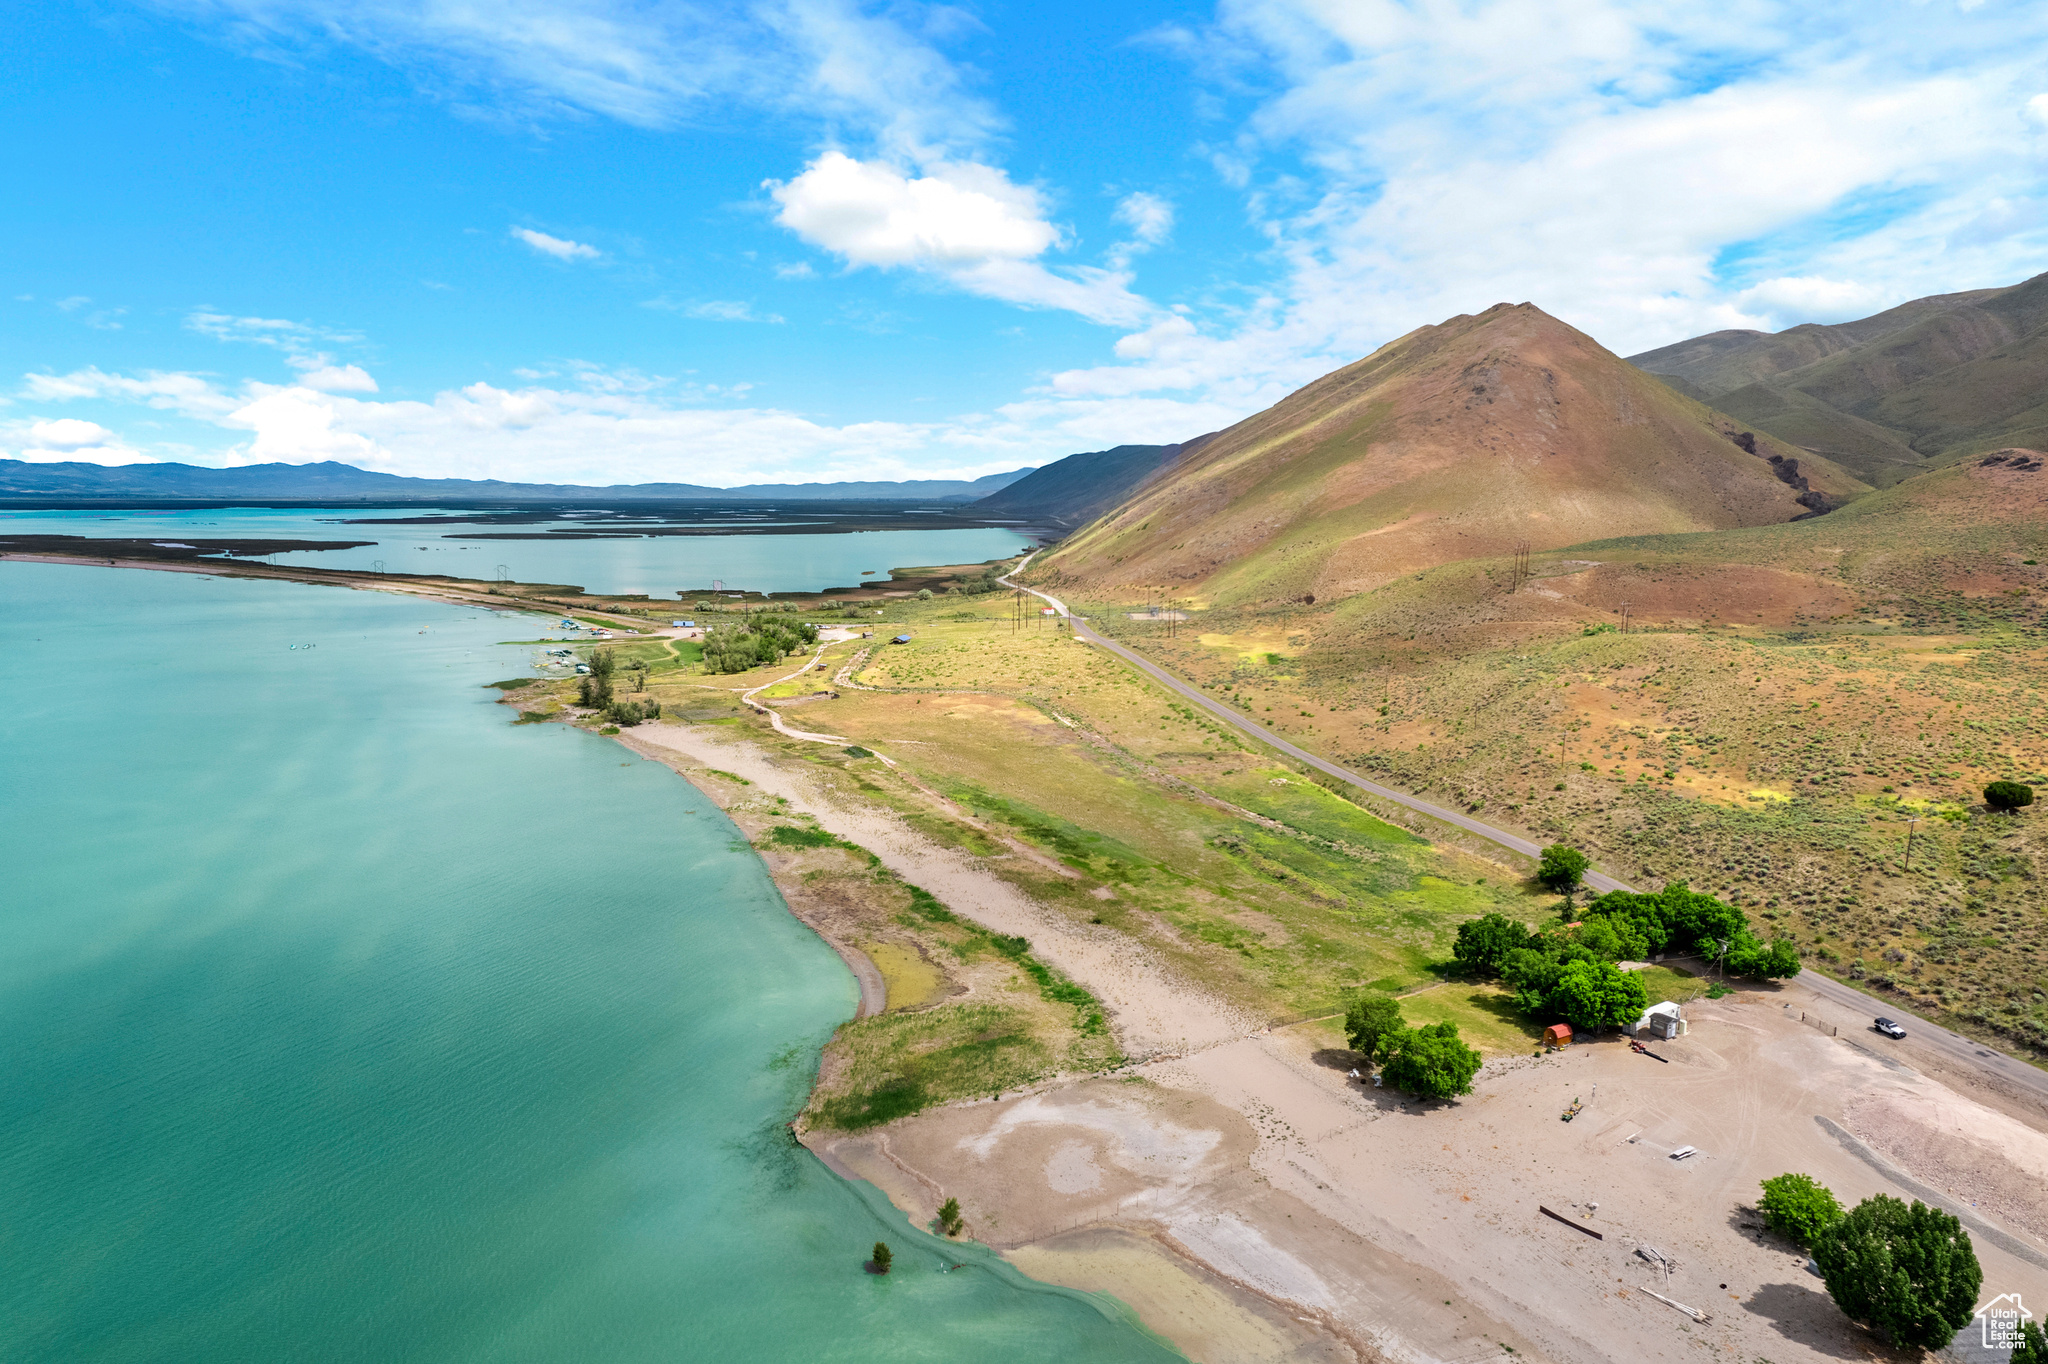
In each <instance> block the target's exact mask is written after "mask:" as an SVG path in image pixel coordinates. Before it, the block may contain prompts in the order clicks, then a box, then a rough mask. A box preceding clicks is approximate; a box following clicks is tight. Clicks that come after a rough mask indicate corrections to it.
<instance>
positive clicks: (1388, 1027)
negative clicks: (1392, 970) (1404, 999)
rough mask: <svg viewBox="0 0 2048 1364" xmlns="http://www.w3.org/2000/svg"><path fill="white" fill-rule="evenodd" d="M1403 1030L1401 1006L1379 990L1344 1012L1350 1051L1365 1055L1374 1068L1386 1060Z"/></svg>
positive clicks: (1358, 1000)
mask: <svg viewBox="0 0 2048 1364" xmlns="http://www.w3.org/2000/svg"><path fill="white" fill-rule="evenodd" d="M1404 1026H1405V1024H1404V1022H1403V1020H1402V1018H1401V1006H1400V1004H1399V1003H1397V1002H1396V1001H1395V999H1394V997H1393V996H1392V995H1390V994H1385V993H1382V992H1381V991H1378V990H1374V991H1370V992H1368V993H1366V994H1362V995H1360V996H1358V998H1356V999H1354V1000H1352V1001H1351V1007H1349V1008H1348V1009H1346V1010H1345V1011H1344V1036H1345V1038H1346V1039H1347V1040H1348V1041H1349V1042H1350V1043H1351V1049H1352V1050H1353V1051H1357V1052H1363V1053H1365V1055H1366V1056H1368V1057H1370V1058H1371V1059H1372V1061H1373V1062H1374V1063H1375V1064H1377V1063H1379V1062H1382V1061H1385V1060H1386V1059H1387V1058H1386V1054H1385V1050H1384V1049H1385V1048H1386V1047H1387V1045H1388V1044H1389V1043H1391V1042H1392V1041H1393V1039H1394V1038H1395V1036H1396V1035H1398V1034H1399V1033H1400V1032H1401V1030H1402V1028H1403V1027H1404Z"/></svg>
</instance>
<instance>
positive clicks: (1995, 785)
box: [1984, 781, 2034, 811]
mask: <svg viewBox="0 0 2048 1364" xmlns="http://www.w3.org/2000/svg"><path fill="white" fill-rule="evenodd" d="M1984 803H1985V804H1986V805H1988V806H1990V807H1991V808H1992V809H1994V810H2005V811H2012V810H2019V809H2023V808H2025V807H2026V806H2029V805H2032V804H2033V803H2034V788H2033V787H2031V786H2022V785H2021V784H2020V783H2018V782H2016V781H1995V782H1992V783H1991V784H1990V785H1989V786H1987V787H1985V788H1984Z"/></svg>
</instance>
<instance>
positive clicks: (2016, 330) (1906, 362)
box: [1630, 274, 2048, 486]
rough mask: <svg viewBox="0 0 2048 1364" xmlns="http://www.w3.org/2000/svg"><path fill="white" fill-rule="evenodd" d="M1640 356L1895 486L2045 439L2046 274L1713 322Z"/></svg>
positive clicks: (1792, 438) (1805, 445)
mask: <svg viewBox="0 0 2048 1364" xmlns="http://www.w3.org/2000/svg"><path fill="white" fill-rule="evenodd" d="M1630 360H1631V362H1632V363H1633V364H1635V365H1637V366H1638V367H1639V368H1642V369H1645V370H1648V371H1650V372H1652V373H1655V374H1660V375H1665V376H1668V377H1669V378H1670V379H1671V380H1672V381H1673V383H1674V384H1675V385H1677V386H1680V387H1681V388H1682V390H1683V391H1685V392H1688V393H1694V394H1702V393H1703V394H1705V395H1706V397H1707V400H1708V401H1710V402H1712V403H1713V404H1714V405H1715V406H1716V407H1718V408H1720V409H1721V410H1722V411H1724V412H1727V413H1730V414H1731V415H1733V416H1735V417H1736V418H1737V419H1738V420H1741V421H1746V422H1750V423H1752V424H1754V425H1756V426H1758V427H1761V428H1762V429H1763V430H1765V431H1768V432H1769V433H1771V434H1772V435H1774V436H1777V437H1779V438H1780V439H1782V440H1785V441H1788V442H1790V443H1791V444H1794V445H1797V446H1799V447H1801V448H1802V449H1805V450H1807V451H1810V452H1812V453H1815V454H1821V455H1825V456H1827V457H1829V458H1830V459H1833V460H1834V461H1836V462H1837V463H1839V464H1841V465H1842V466H1843V467H1845V468H1847V469H1849V470H1851V471H1852V472H1854V473H1855V474H1856V475H1857V476H1858V477H1861V478H1864V479H1866V480H1868V481H1870V482H1871V483H1874V484H1877V485H1880V486H1884V485H1889V484H1891V483H1894V482H1897V481H1898V480H1899V479H1900V478H1904V477H1906V476H1908V475H1909V474H1911V473H1912V472H1914V471H1915V469H1916V468H1919V467H1924V461H1926V460H1929V459H1933V460H1940V459H1942V458H1944V457H1963V456H1967V455H1969V454H1970V453H1972V452H1978V453H1981V452H1983V451H1985V450H1988V449H1991V448H1994V447H1997V446H2003V445H2012V444H2024V445H2038V444H2041V443H2042V442H2043V441H2044V440H2048V274H2044V275H2037V276H2035V277H2034V278H2032V279H2030V280H2027V281H2025V282H2024V283H2021V284H2015V285H2013V286H2012V287H2010V288H2005V289H1979V290H1974V291H1972V292H1969V293H1960V294H1938V295H1935V296H1933V297H1931V298H1922V299H1916V300H1914V301H1913V302H1911V303H1905V304H1901V305H1900V306H1899V307H1896V308H1893V309H1890V310H1889V311H1886V312H1882V313H1879V314H1877V315H1876V316H1875V317H1867V318H1864V319H1862V320H1861V321H1858V322H1847V323H1843V324H1841V325H1839V326H1833V327H1822V326H1815V325H1810V324H1809V325H1806V326H1799V327H1791V328H1788V329H1787V330H1785V331H1782V332H1778V333H1775V334H1773V333H1767V332H1732V331H1731V332H1714V333H1711V334H1709V335H1707V336H1700V337H1694V338H1693V339H1692V340H1689V341H1681V342H1679V343H1677V344H1676V345H1671V346H1664V347H1661V348H1659V349H1657V350H1653V351H1645V352H1643V353H1642V354H1641V355H1636V356H1631V357H1630Z"/></svg>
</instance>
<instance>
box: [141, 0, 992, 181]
mask: <svg viewBox="0 0 2048 1364" xmlns="http://www.w3.org/2000/svg"><path fill="white" fill-rule="evenodd" d="M156 3H157V5H158V7H159V8H162V9H167V10H171V11H173V12H178V13H183V14H186V15H189V16H191V17H192V18H194V19H196V20H199V21H201V22H202V23H205V24H208V25H209V26H210V28H211V31H212V32H214V33H215V34H217V35H218V36H219V37H220V39H221V40H223V41H225V42H228V43H231V44H234V45H236V46H238V47H241V48H242V49H244V50H246V51H249V52H251V53H252V54H255V55H258V56H262V57H266V58H271V59H275V58H276V57H277V56H278V55H280V54H292V55H297V54H301V53H311V52H316V51H318V50H319V49H321V48H323V47H330V46H333V45H336V44H346V45H348V46H351V47H354V48H356V49H357V50H359V51H363V52H367V53H369V54H371V55H372V56H374V57H377V58H379V59H381V60H383V61H386V62H388V63H390V64H391V65H393V66H396V67H399V68H401V69H402V70H404V71H405V72H406V73H407V74H408V75H409V76H411V77H412V78H413V79H414V80H415V81H416V82H417V83H418V84H419V85H420V86H421V87H422V88H424V89H425V90H426V91H427V92H428V93H430V94H433V95H437V96H439V97H440V98H442V99H443V100H445V101H446V102H447V103H449V104H450V105H452V106H454V107H456V108H458V109H460V110H463V111H464V112H467V113H471V114H478V115H485V116H491V115H495V116H499V117H505V118H511V119H522V120H544V119H554V118H559V117H562V116H564V115H569V116H574V115H577V114H596V115H600V116H602V117H605V118H613V119H617V120H619V121H620V122H623V123H628V124H632V125H634V126H636V127H642V128H667V127H672V126H674V125H676V124H677V123H680V122H682V121H684V120H686V119H688V118H690V117H692V116H695V115H698V114H700V113H702V112H704V111H706V110H710V111H712V112H714V113H717V114H720V115H723V114H724V113H725V112H726V111H727V110H728V108H729V107H730V106H732V105H734V104H739V105H745V106H749V107H752V108H755V109H764V110H770V111H775V112H787V113H795V114H798V115H801V116H804V117H806V118H810V119H814V120H816V119H822V120H826V121H829V122H831V123H833V124H834V125H838V126H849V125H850V126H853V127H857V128H860V129H863V130H865V131H867V132H868V133H869V134H871V135H872V136H874V137H875V138H876V140H877V141H878V143H879V144H880V145H881V146H882V147H883V148H884V149H886V150H887V151H889V152H890V153H891V154H912V153H915V154H920V155H921V154H924V153H926V152H928V151H930V150H931V149H933V148H959V147H963V146H973V145H978V144H979V143H981V142H982V141H984V140H985V139H986V138H987V137H988V136H989V135H990V134H991V133H992V132H993V131H994V130H996V129H997V128H998V127H999V126H1000V125H1001V120H1000V118H999V117H998V116H997V115H996V114H995V112H994V111H993V110H992V109H991V108H990V107H989V105H988V104H987V103H986V101H984V100H981V99H979V98H976V97H974V96H972V95H970V94H969V93H967V91H966V89H965V85H964V82H963V80H962V78H961V75H960V72H959V71H958V70H957V69H956V68H955V67H954V65H953V64H952V63H951V62H950V61H948V60H947V59H946V57H945V56H944V54H943V53H942V52H940V51H939V49H938V48H937V47H936V46H935V45H934V43H933V42H932V41H929V40H928V39H929V37H930V36H939V35H940V34H941V33H942V31H944V30H948V29H952V30H955V31H957V30H959V29H961V28H963V27H971V25H966V24H963V22H960V21H962V20H964V15H962V14H961V13H960V12H958V11H949V10H947V9H945V8H943V7H939V6H932V7H929V8H926V9H924V10H922V11H921V12H916V13H915V14H914V15H912V16H904V17H908V18H911V20H912V22H917V21H919V20H921V21H922V22H921V27H922V28H923V30H924V33H925V35H927V36H919V35H918V34H917V33H913V32H912V31H911V30H910V28H909V27H907V26H906V24H905V23H903V22H899V21H898V17H896V16H891V15H887V14H884V15H873V14H867V13H863V12H862V8H861V6H860V5H859V4H858V3H857V2H856V0H767V2H766V3H761V4H750V5H730V4H716V3H708V2H707V3H691V0H672V2H671V3H664V4H615V3H607V2H606V0H496V3H493V4H490V5H473V4H463V3H451V2H450V0H156Z"/></svg>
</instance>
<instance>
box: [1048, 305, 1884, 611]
mask: <svg viewBox="0 0 2048 1364" xmlns="http://www.w3.org/2000/svg"><path fill="white" fill-rule="evenodd" d="M1742 434H1743V433H1742V432H1741V431H1740V429H1739V428H1738V427H1737V426H1736V425H1735V423H1733V422H1732V421H1731V420H1730V419H1728V418H1726V417H1723V416H1721V415H1720V414H1718V413H1715V412H1713V411H1712V410H1710V409H1708V408H1706V407H1704V406H1702V405H1701V404H1699V403H1697V402H1695V401H1693V400H1691V399H1689V398H1686V397H1684V396H1683V395H1681V394H1679V393H1676V392H1674V391H1673V390H1672V389H1671V388H1670V387H1668V386H1666V385H1664V384H1662V383H1660V382H1657V381H1656V380H1654V379H1652V378H1651V377H1650V376H1648V375H1646V374H1644V373H1643V372H1641V371H1640V370H1637V369H1635V368H1634V367H1632V366H1630V365H1628V364H1626V363H1625V362H1623V361H1621V360H1620V359H1619V358H1617V357H1616V356H1614V355H1613V354H1612V353H1611V352H1609V351H1607V350H1606V349H1604V348H1603V347H1601V346H1600V345H1599V344H1598V343H1597V342H1595V341H1593V340H1592V339H1591V338H1590V337H1587V336H1585V335H1584V334H1583V333H1581V332H1578V331H1575V330H1574V329H1572V328H1571V327H1568V326H1566V325H1565V324H1563V323H1561V322H1559V321H1558V320H1557V319H1555V318H1553V317H1550V316H1549V315H1548V314H1546V313H1544V312H1543V311H1542V310H1540V309H1538V308H1535V307H1533V306H1530V305H1528V304H1522V305H1519V306H1511V305H1508V304H1500V305H1497V306H1495V307H1493V308H1490V309H1488V310H1487V311H1486V312H1484V313H1481V314H1479V315H1477V316H1463V317H1456V318H1453V319H1451V320H1450V321H1448V322H1446V323H1443V324H1442V325H1440V326H1432V327H1423V328H1421V329H1419V330H1417V331H1415V332H1412V333H1410V334H1409V335H1407V336H1404V337H1402V338H1401V339H1399V340H1398V341H1394V342H1392V343H1390V344H1388V345H1386V346H1384V347H1382V348H1381V349H1380V350H1378V351H1376V352H1374V353H1373V354H1372V355H1371V356H1368V357H1367V358H1366V359H1364V360H1361V361H1359V362H1358V363H1356V364H1353V365H1350V366H1347V367H1346V368H1344V369H1341V370H1338V371H1337V372H1336V373H1334V374H1330V375H1327V376H1325V377H1324V378H1322V379H1320V380H1318V381H1316V382H1315V383H1313V384H1310V385H1309V386H1308V387H1306V388H1304V389H1302V390H1300V391H1299V392H1297V393H1295V394H1292V395H1291V396H1289V397H1288V398H1287V399H1285V400H1284V401H1282V402H1281V403H1279V404H1277V405H1275V406H1274V407H1272V408H1270V409H1268V410H1267V411H1265V412H1262V413H1259V414H1258V415H1256V416H1254V417H1251V418H1249V419H1247V420H1246V421H1243V422H1240V423H1239V424H1238V425H1236V426H1234V427H1231V428H1230V429H1229V430H1227V431H1224V432H1222V433H1221V434H1219V435H1217V436H1216V437H1215V438H1214V439H1212V440H1210V441H1209V442H1207V443H1206V444H1204V445H1203V446H1202V448H1201V449H1200V450H1199V451H1197V452H1195V453H1194V454H1193V455H1192V456H1190V457H1189V458H1187V459H1185V460H1183V461H1182V462H1181V463H1179V464H1178V465H1177V466H1176V467H1175V468H1174V469H1173V470H1172V471H1171V472H1170V473H1169V474H1167V475H1165V476H1163V477H1161V478H1158V479H1156V480H1154V481H1153V482H1152V483H1150V484H1148V485H1147V486H1145V487H1144V488H1142V489H1140V490H1139V492H1138V493H1137V494H1136V495H1135V496H1134V497H1132V498H1131V500H1130V501H1128V502H1126V503H1125V504H1124V505H1123V506H1122V507H1120V508H1118V509H1117V510H1116V511H1115V512H1114V513H1113V514H1111V515H1110V516H1107V517H1105V518H1104V519H1103V520H1101V521H1098V522H1096V523H1095V524H1094V525H1092V526H1089V527H1087V528H1086V529H1084V530H1083V531H1081V532H1080V533H1079V534H1077V535H1075V536H1074V537H1072V538H1071V539H1069V540H1068V541H1066V542H1064V543H1063V544H1061V545H1060V546H1059V548H1058V549H1057V551H1056V552H1054V553H1053V554H1051V555H1049V556H1047V558H1046V559H1045V560H1044V561H1043V566H1042V571H1043V572H1044V573H1045V575H1046V576H1047V577H1048V578H1050V579H1052V580H1054V581H1066V582H1078V583H1082V584H1086V585H1087V586H1088V587H1089V588H1090V589H1091V590H1097V591H1111V592H1114V591H1125V590H1130V589H1135V588H1138V587H1141V586H1146V585H1165V586H1166V587H1167V588H1168V590H1169V592H1170V594H1173V595H1183V596H1187V597H1190V598H1193V599H1195V600H1198V601H1201V602H1204V603H1210V604H1215V605H1222V606H1232V607H1238V606H1273V605H1277V604H1280V603H1283V602H1287V601H1297V602H1304V603H1311V602H1314V601H1327V600H1330V599H1332V598H1339V597H1347V596H1350V595H1353V594H1355V593H1358V592H1362V591H1367V590H1370V589H1372V588H1374V587H1377V586H1379V585H1381V584H1384V583H1387V582H1390V581H1392V580H1394V579H1396V578H1398V577H1401V576H1404V575H1409V574H1413V573H1415V572H1417V571H1421V570H1427V569H1429V568H1432V567H1435V566H1437V565H1439V564H1444V563H1449V562H1453V561H1456V560H1461V559H1471V558H1475V557H1485V556H1494V555H1501V554H1506V553H1509V552H1511V551H1512V550H1513V548H1514V546H1515V545H1516V544H1517V542H1520V541H1527V542H1528V543H1529V544H1530V545H1531V546H1532V547H1533V548H1534V549H1536V550H1539V551H1540V550H1544V549H1550V548H1555V547H1559V546H1562V545H1567V544H1572V543H1575V542H1577V541H1580V540H1585V539H1589V538H1592V537H1594V536H1598V535H1613V534H1616V533H1630V534H1652V533H1670V532H1685V531H1701V530H1709V529H1717V528H1729V527H1737V526H1753V525H1767V524H1773V523H1780V522H1786V521H1790V520H1793V519H1794V518H1796V517H1799V516H1802V515H1804V514H1806V513H1808V512H1809V511H1811V510H1813V509H1815V508H1816V507H1819V506H1823V505H1827V503H1826V502H1825V501H1823V499H1824V498H1826V499H1830V500H1832V501H1836V502H1839V501H1841V500H1846V499H1847V498H1849V497H1852V496H1854V495H1856V494H1858V493H1861V492H1863V491H1865V490H1866V489H1867V485H1866V484H1864V483H1862V482H1860V481H1858V480H1856V479H1854V478H1852V477H1850V476H1849V475H1847V474H1846V473H1844V472H1843V471H1841V470H1840V469H1838V468H1836V467H1834V466H1833V465H1832V464H1829V463H1827V462H1826V461H1817V460H1814V459H1812V458H1811V457H1808V456H1803V455H1802V454H1801V452H1799V451H1797V450H1795V449H1792V448H1790V447H1787V446H1783V445H1779V444H1775V443H1774V442H1772V441H1771V440H1769V439H1768V438H1764V439H1762V440H1757V439H1755V438H1754V437H1751V438H1749V439H1748V440H1747V441H1746V442H1745V441H1743V440H1741V439H1740V437H1741V436H1742ZM1752 447H1753V448H1752ZM1773 456H1776V457H1777V462H1776V463H1775V464H1774V463H1773V462H1772V457H1773ZM1794 459H1796V460H1797V463H1796V464H1791V465H1788V463H1787V461H1789V460H1794ZM1801 479H1804V480H1807V482H1808V483H1809V484H1810V485H1811V486H1807V484H1802V483H1801V482H1800V480H1801Z"/></svg>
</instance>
